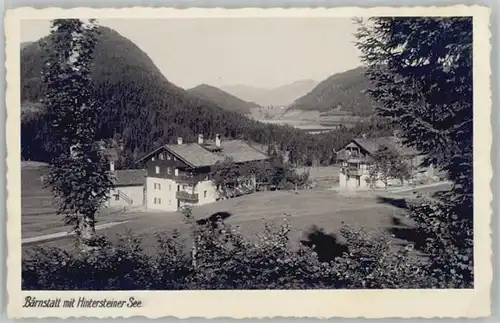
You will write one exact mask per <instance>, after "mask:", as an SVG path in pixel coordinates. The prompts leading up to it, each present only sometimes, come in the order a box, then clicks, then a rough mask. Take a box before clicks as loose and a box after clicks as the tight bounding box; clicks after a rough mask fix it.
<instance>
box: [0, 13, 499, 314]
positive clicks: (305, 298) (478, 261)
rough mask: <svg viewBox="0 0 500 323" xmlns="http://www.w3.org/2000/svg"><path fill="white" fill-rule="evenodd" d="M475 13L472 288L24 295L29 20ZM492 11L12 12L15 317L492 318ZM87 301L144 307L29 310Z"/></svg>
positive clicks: (10, 278)
mask: <svg viewBox="0 0 500 323" xmlns="http://www.w3.org/2000/svg"><path fill="white" fill-rule="evenodd" d="M395 15H398V16H473V17H474V27H473V28H474V31H473V39H474V49H473V55H474V57H473V68H474V85H473V86H474V187H475V190H474V213H475V217H474V228H475V231H474V239H475V241H474V242H475V244H474V253H475V268H474V270H475V288H474V289H471V290H356V291H355V290H338V291H330V290H307V291H120V292H116V291H92V292H81V291H78V292H62V291H38V292H30V291H21V220H20V218H21V199H20V196H21V189H20V162H19V161H20V136H19V132H20V122H19V120H20V100H19V98H20V80H19V77H20V55H19V52H20V47H19V46H20V20H21V19H50V18H56V17H57V18H62V17H79V18H97V19H99V18H106V19H109V18H136V19H138V18H153V17H154V18H176V19H189V18H244V17H268V18H273V17H289V18H293V17H295V18H298V17H369V16H395ZM489 22H490V10H489V9H488V8H486V7H481V6H477V5H475V6H465V5H457V6H444V7H373V8H361V7H343V8H330V9H327V8H314V9H310V8H291V9H280V8H272V9H257V8H252V9H250V8H248V9H222V8H216V9H205V8H203V9H202V8H191V9H172V8H144V7H135V8H123V9H112V8H110V9H92V8H75V9H61V8H48V9H33V8H18V9H13V10H8V11H7V13H6V17H5V34H6V35H5V36H6V70H7V82H6V83H7V93H6V106H7V124H6V141H7V163H6V164H7V189H6V191H7V243H8V251H7V252H8V255H7V291H8V307H7V313H8V316H9V318H21V317H24V318H27V317H36V318H44V317H59V318H68V317H99V318H105V317H109V318H117V317H131V316H144V317H148V318H158V317H166V316H174V317H178V318H188V317H205V318H215V317H232V318H264V317H315V318H330V317H351V318H354V317H365V318H382V317H425V318H429V317H483V316H488V315H489V314H490V311H491V310H490V306H491V302H490V286H491V282H492V262H491V259H492V249H491V230H490V223H491V215H492V209H491V201H492V192H491V188H490V181H491V179H492V173H493V172H492V166H491V161H490V157H491V147H492V128H491V121H490V115H491V81H490V74H491V67H490V52H491V45H490V30H489V28H490V25H489ZM26 296H34V297H38V298H48V297H52V298H54V297H60V298H64V299H69V298H72V297H88V298H94V299H103V298H114V299H123V300H127V299H128V298H129V297H134V298H135V299H139V300H141V301H142V302H143V304H144V306H143V307H141V308H121V309H117V308H113V309H103V308H96V309H85V308H52V309H50V308H23V307H22V305H23V304H24V298H25V297H26Z"/></svg>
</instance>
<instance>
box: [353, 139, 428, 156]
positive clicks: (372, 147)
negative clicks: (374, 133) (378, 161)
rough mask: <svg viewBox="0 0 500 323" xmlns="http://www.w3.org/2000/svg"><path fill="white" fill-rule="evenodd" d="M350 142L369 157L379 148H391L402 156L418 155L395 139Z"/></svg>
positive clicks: (415, 151)
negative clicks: (363, 150) (360, 148)
mask: <svg viewBox="0 0 500 323" xmlns="http://www.w3.org/2000/svg"><path fill="white" fill-rule="evenodd" d="M352 141H354V142H355V143H357V144H358V145H359V146H361V147H362V148H363V149H365V150H366V151H367V152H368V153H369V154H370V155H371V154H373V153H374V152H376V151H377V149H379V148H380V147H381V146H386V147H391V148H393V149H395V150H396V151H398V152H399V153H400V154H401V155H402V156H412V155H419V154H420V153H419V152H418V151H417V150H416V149H414V148H412V147H409V146H406V145H403V143H402V140H401V139H399V138H397V137H395V136H391V137H378V138H355V139H353V140H352Z"/></svg>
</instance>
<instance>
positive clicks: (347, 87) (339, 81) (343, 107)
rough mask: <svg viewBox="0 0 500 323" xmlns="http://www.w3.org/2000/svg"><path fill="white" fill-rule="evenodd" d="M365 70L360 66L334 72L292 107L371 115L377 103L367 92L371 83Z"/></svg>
mask: <svg viewBox="0 0 500 323" xmlns="http://www.w3.org/2000/svg"><path fill="white" fill-rule="evenodd" d="M364 72H365V69H364V68H363V67H358V68H355V69H352V70H349V71H347V72H344V73H338V74H334V75H332V76H330V77H328V78H327V79H326V80H324V81H322V82H320V83H319V84H318V85H317V86H316V87H315V88H314V89H313V90H312V91H311V92H309V93H307V94H306V95H304V96H303V97H301V98H299V99H297V100H296V101H295V102H294V103H293V104H292V106H291V108H292V109H300V110H317V111H320V112H329V111H332V110H337V111H341V112H349V113H350V114H352V115H356V116H370V115H372V114H373V112H374V109H375V104H374V102H373V101H372V99H370V98H369V96H368V93H366V90H367V89H369V88H370V83H369V81H368V78H367V77H366V76H365V75H364Z"/></svg>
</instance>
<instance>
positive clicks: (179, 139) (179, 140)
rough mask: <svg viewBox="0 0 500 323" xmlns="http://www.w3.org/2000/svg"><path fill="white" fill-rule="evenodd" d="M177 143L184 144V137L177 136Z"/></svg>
mask: <svg viewBox="0 0 500 323" xmlns="http://www.w3.org/2000/svg"><path fill="white" fill-rule="evenodd" d="M177 144H178V145H182V137H177Z"/></svg>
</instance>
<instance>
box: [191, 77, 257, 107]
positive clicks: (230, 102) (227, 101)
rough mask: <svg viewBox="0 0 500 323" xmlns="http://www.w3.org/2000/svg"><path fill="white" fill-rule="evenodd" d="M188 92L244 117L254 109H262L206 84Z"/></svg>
mask: <svg viewBox="0 0 500 323" xmlns="http://www.w3.org/2000/svg"><path fill="white" fill-rule="evenodd" d="M187 91H188V92H189V93H191V94H193V95H196V96H199V97H200V98H202V99H206V100H210V101H212V102H214V103H215V104H217V105H218V106H220V107H221V108H222V109H224V110H228V111H233V112H237V113H240V114H243V115H246V114H250V113H251V110H252V109H255V108H260V106H259V105H258V104H256V103H253V102H247V101H244V100H241V99H240V98H238V97H236V96H234V95H232V94H230V93H227V92H226V91H223V90H221V89H220V88H217V87H215V86H212V85H209V84H205V83H202V84H200V85H197V86H195V87H193V88H190V89H188V90H187Z"/></svg>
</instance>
